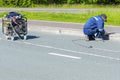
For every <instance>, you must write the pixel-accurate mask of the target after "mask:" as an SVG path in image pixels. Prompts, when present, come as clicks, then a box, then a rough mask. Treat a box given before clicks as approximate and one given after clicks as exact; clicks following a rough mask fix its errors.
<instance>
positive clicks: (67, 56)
mask: <svg viewBox="0 0 120 80" xmlns="http://www.w3.org/2000/svg"><path fill="white" fill-rule="evenodd" d="M48 54H50V55H54V56H61V57H66V58H72V59H82V58H81V57H76V56H71V55H64V54H59V53H48Z"/></svg>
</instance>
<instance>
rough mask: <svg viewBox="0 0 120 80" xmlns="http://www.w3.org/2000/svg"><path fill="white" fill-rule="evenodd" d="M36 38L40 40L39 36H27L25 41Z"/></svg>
mask: <svg viewBox="0 0 120 80" xmlns="http://www.w3.org/2000/svg"><path fill="white" fill-rule="evenodd" d="M36 38H40V36H34V35H27V40H29V39H36Z"/></svg>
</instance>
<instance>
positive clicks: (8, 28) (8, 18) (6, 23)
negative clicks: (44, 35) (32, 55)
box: [2, 12, 28, 40]
mask: <svg viewBox="0 0 120 80" xmlns="http://www.w3.org/2000/svg"><path fill="white" fill-rule="evenodd" d="M27 32H28V31H27V18H26V17H24V16H23V15H20V14H18V13H16V12H9V14H7V15H5V16H4V17H3V18H2V33H3V34H4V35H5V36H6V39H7V40H15V37H17V36H18V37H19V38H20V39H24V40H26V39H27Z"/></svg>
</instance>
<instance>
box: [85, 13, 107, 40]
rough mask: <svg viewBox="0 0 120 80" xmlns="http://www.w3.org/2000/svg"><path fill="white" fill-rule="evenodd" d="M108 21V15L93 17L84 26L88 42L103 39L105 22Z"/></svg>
mask: <svg viewBox="0 0 120 80" xmlns="http://www.w3.org/2000/svg"><path fill="white" fill-rule="evenodd" d="M106 21H107V16H106V14H101V15H98V16H93V17H91V18H90V19H89V20H88V21H87V22H86V24H85V25H84V28H83V32H84V34H85V35H86V36H87V40H95V39H96V38H100V39H103V36H104V34H105V29H104V22H106Z"/></svg>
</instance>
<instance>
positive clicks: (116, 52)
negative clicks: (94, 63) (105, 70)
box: [94, 48, 120, 53]
mask: <svg viewBox="0 0 120 80" xmlns="http://www.w3.org/2000/svg"><path fill="white" fill-rule="evenodd" d="M94 49H95V50H96V49H97V50H99V51H107V52H115V53H119V52H120V51H113V50H109V49H100V48H94Z"/></svg>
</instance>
